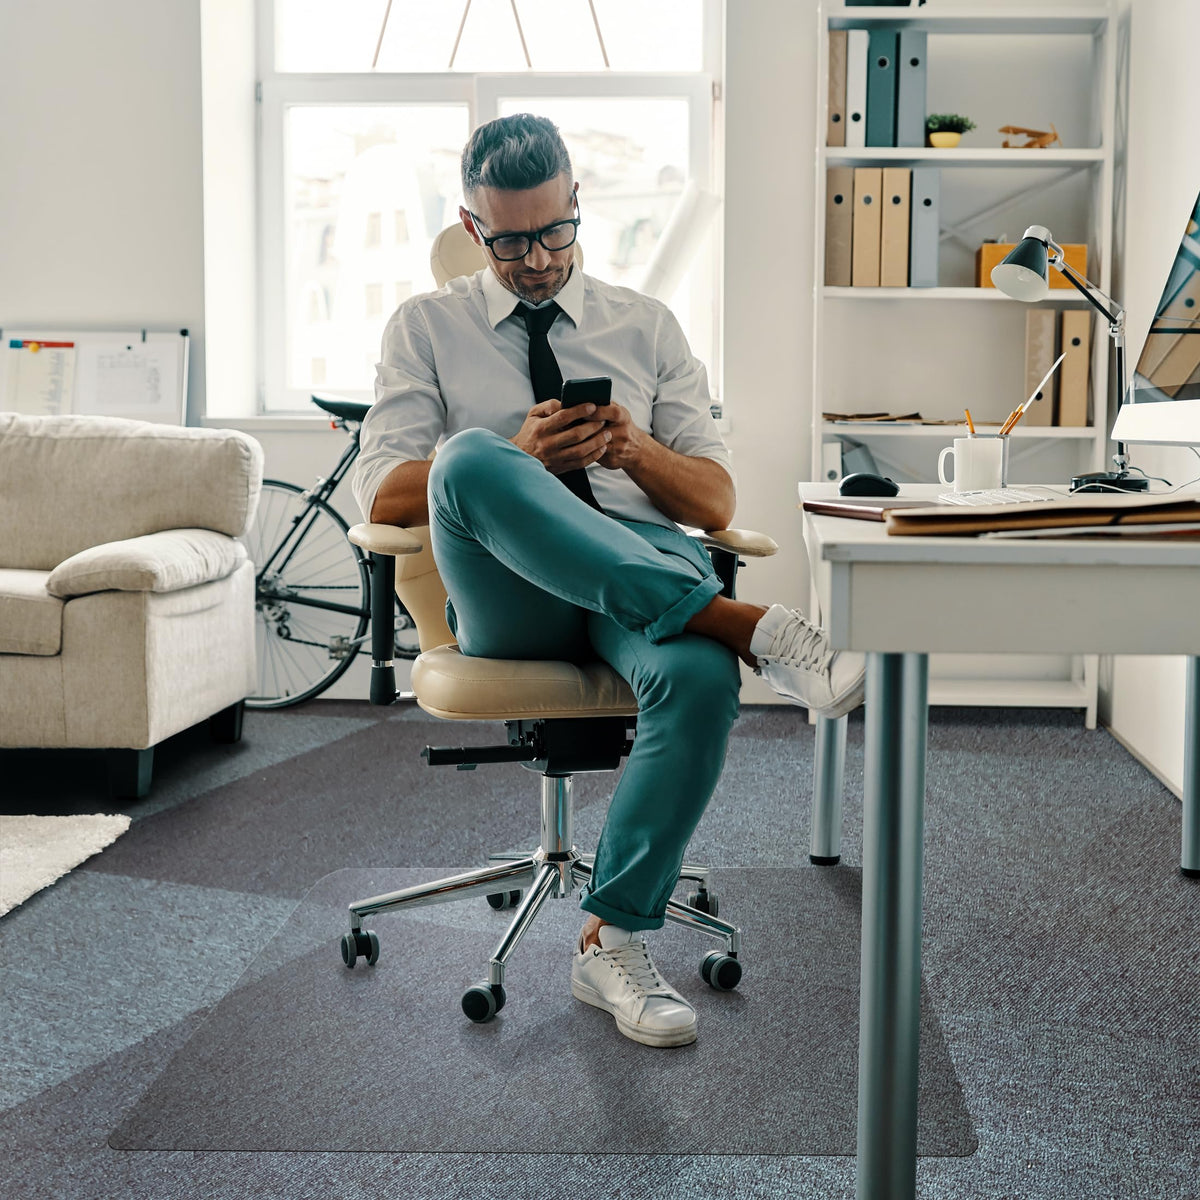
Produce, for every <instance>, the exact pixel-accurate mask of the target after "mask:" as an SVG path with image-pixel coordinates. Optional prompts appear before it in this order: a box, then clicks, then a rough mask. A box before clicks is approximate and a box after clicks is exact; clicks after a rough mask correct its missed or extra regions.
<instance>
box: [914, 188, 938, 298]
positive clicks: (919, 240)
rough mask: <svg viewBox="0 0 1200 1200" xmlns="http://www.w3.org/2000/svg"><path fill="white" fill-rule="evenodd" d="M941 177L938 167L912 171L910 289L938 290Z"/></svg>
mask: <svg viewBox="0 0 1200 1200" xmlns="http://www.w3.org/2000/svg"><path fill="white" fill-rule="evenodd" d="M940 193H941V175H940V172H939V171H938V168H937V167H913V169H912V199H911V201H910V204H911V208H912V221H911V224H910V226H909V245H908V286H909V287H937V284H938V246H939V243H940V240H941V226H940V224H939V223H938V208H939V196H940Z"/></svg>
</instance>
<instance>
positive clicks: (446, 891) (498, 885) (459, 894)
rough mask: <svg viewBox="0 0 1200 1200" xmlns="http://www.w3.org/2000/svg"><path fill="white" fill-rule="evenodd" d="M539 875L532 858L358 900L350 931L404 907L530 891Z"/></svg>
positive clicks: (352, 912)
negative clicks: (513, 890) (374, 916)
mask: <svg viewBox="0 0 1200 1200" xmlns="http://www.w3.org/2000/svg"><path fill="white" fill-rule="evenodd" d="M537 874H538V863H537V860H535V859H533V858H523V859H518V860H517V861H516V862H509V863H504V864H503V865H500V866H494V867H481V868H480V869H479V870H477V871H464V872H463V873H462V874H461V875H450V876H448V877H447V878H445V879H437V880H435V881H434V882H433V883H419V884H417V885H416V886H415V887H408V888H401V889H400V890H399V891H396V892H385V893H384V894H383V895H380V896H372V897H370V898H369V899H367V900H356V901H355V902H354V903H353V904H351V905H350V929H351V930H352V931H355V930H359V929H361V928H362V920H363V917H369V916H371V915H372V914H374V913H378V912H387V911H388V910H389V909H393V908H401V907H403V906H404V905H408V906H410V907H416V906H418V905H422V904H444V903H445V902H446V901H448V900H461V899H464V898H465V897H467V896H475V895H479V894H480V893H483V894H485V895H486V894H487V893H489V892H503V891H507V890H509V889H510V888H519V887H528V886H529V885H530V884H531V883H533V881H534V879H535V878H536V877H537Z"/></svg>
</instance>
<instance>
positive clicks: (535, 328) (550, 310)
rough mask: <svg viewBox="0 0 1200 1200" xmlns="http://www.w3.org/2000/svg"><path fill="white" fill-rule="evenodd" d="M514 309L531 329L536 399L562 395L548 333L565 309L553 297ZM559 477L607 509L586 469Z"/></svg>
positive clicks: (531, 371) (531, 373)
mask: <svg viewBox="0 0 1200 1200" xmlns="http://www.w3.org/2000/svg"><path fill="white" fill-rule="evenodd" d="M513 311H514V312H515V313H516V315H517V316H519V317H520V318H521V320H523V321H524V322H525V328H526V329H527V330H528V331H529V381H530V382H531V383H532V384H533V398H534V401H535V403H537V404H541V402H542V401H543V400H560V399H562V384H563V378H562V372H561V371H560V370H559V369H558V359H556V358H555V357H554V351H553V350H552V349H551V348H550V338H549V336H548V335H549V333H550V326H551V325H553V324H554V322H555V321H556V320H557V319H558V314H559V313H560V312H562V309H561V308H559V307H558V305H557V304H555V303H554V302H553V301H551V302H550V303H549V304H547V305H546V306H545V307H543V308H530V307H529V305H527V304H518V305H517V307H516V308H515V309H514V310H513ZM559 479H561V480H562V481H563V483H565V484H566V485H567V487H568V489H569V490H570V491H572V492H574V493H575V495H576V496H578V497H579V498H580V500H582V501H583V502H584V503H585V504H590V505H591V506H592V507H593V508H594V509H596V510H597V511H598V512H603V511H604V510H603V509H602V508H601V507H600V505H599V504H597V503H596V497H595V496H594V495H593V494H592V485H591V484H590V483H589V482H588V477H587V471H586V470H585V469H584V468H582V467H580V468H578V469H577V470H574V471H564V472H563V473H562V474H561V475H560V476H559Z"/></svg>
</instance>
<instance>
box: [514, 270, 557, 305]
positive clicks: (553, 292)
mask: <svg viewBox="0 0 1200 1200" xmlns="http://www.w3.org/2000/svg"><path fill="white" fill-rule="evenodd" d="M570 274H571V272H570V271H569V270H565V271H563V272H562V274H561V275H557V276H555V277H554V278H552V279H551V280H550V281H549V282H548V283H543V284H541V285H539V287H538V288H537V289H536V291H535V290H531V289H530V288H527V287H524V286H523V285H522V284H521V283H520V282H519V281H518V280H516V279H513V280H511V281H509V280H505V279H501V280H500V282H501V283H503V284H504V285H505V287H507V288H508V290H509V291H511V292H512V293H513V295H515V296H518V297H519V298H520V299H522V300H524V301H525V302H526V303H527V304H545V302H546V301H547V300H553V299H554V297H555V296H557V295H558V293H559V292H561V291H562V290H563V288H564V287H565V286H566V283H567V280H568V278H570ZM497 278H499V277H498V276H497Z"/></svg>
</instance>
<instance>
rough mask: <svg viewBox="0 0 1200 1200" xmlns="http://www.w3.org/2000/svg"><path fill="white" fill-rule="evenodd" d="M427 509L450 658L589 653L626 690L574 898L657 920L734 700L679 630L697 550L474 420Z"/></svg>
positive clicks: (732, 662) (731, 681) (578, 656)
mask: <svg viewBox="0 0 1200 1200" xmlns="http://www.w3.org/2000/svg"><path fill="white" fill-rule="evenodd" d="M429 514H430V526H431V531H432V542H433V553H434V558H435V559H436V560H437V564H438V570H439V572H440V574H441V577H442V581H443V582H444V583H445V585H446V592H447V595H448V596H449V601H448V603H447V609H446V611H447V618H448V621H449V624H450V628H451V629H452V630H453V632H454V635H455V637H456V638H457V639H458V644H459V647H460V649H461V650H462V652H463V653H464V654H468V655H472V656H475V657H481V658H529V659H566V660H568V661H575V662H583V661H588V660H595V659H596V658H597V657H599V658H601V659H603V660H604V661H605V662H607V663H608V664H609V665H610V666H611V667H612V668H613V669H614V670H615V671H617V673H618V674H620V675H621V676H622V678H624V679H626V680H627V681H628V682H629V685H630V687H631V688H632V689H633V692H634V695H635V696H636V697H637V702H638V721H637V736H636V737H635V738H634V743H633V750H632V751H631V753H630V755H629V761H628V762H627V763H626V765H625V770H624V772H623V773H622V775H621V778H620V781H619V782H618V784H617V787H616V789H615V791H614V793H613V797H612V801H611V803H610V805H609V809H608V816H607V819H606V821H605V824H604V831H603V833H602V834H601V837H600V844H599V845H598V846H597V848H596V864H595V868H594V871H593V875H592V879H591V882H590V883H589V884H588V885H587V887H586V888H585V889H584V894H583V899H582V901H581V907H582V908H584V909H585V910H586V911H587V912H590V913H594V914H596V915H597V916H599V917H600V918H602V919H603V920H605V921H610V922H612V923H613V924H615V925H620V926H622V927H623V928H625V929H657V928H659V927H660V926H661V925H662V924H663V921H664V914H665V912H666V906H667V900H668V899H669V898H670V895H671V892H672V890H673V889H674V887H675V883H676V879H677V876H678V874H679V867H680V865H681V864H682V862H683V855H684V850H685V849H686V847H687V843H688V841H689V840H690V838H691V836H692V833H693V832H694V830H695V828H696V825H697V823H698V822H699V820H700V817H701V815H702V814H703V812H704V809H705V807H706V805H707V804H708V801H709V799H710V797H711V796H712V794H713V791H714V790H715V788H716V785H717V780H718V779H719V778H720V774H721V769H722V767H723V765H724V762H725V747H726V743H727V742H728V739H729V731H730V729H731V728H732V726H733V722H734V719H735V718H736V716H737V712H738V684H739V679H740V674H739V670H738V659H737V656H736V655H735V654H734V653H733V651H731V650H729V649H727V648H726V647H725V646H722V645H720V644H719V643H718V642H715V641H712V640H711V639H710V638H705V637H700V636H698V635H696V634H690V633H685V632H684V626H685V625H686V624H687V622H688V621H689V620H690V619H691V617H693V616H694V615H695V614H696V613H698V612H699V611H700V610H701V609H702V608H704V607H705V606H706V605H707V604H708V603H709V601H710V600H711V599H712V598H713V597H714V596H715V595H717V594H718V593H719V592H720V590H721V584H720V581H719V580H718V579H717V577H716V574H715V572H714V571H713V568H712V564H711V562H710V561H709V558H708V555H707V553H705V551H704V549H703V547H701V546H699V545H697V543H696V542H695V540H694V539H692V538H689V537H688V536H687V535H686V534H684V533H682V532H681V531H680V530H678V529H676V528H666V527H664V526H659V525H653V524H646V523H644V522H639V521H620V520H614V519H613V518H611V517H608V516H605V515H604V514H603V513H600V512H597V511H596V510H595V509H593V508H591V507H589V506H588V505H587V504H585V503H584V502H583V501H582V500H580V499H578V498H577V497H576V496H574V495H572V494H571V493H570V492H569V491H568V490H567V489H566V488H565V487H564V486H563V485H562V484H561V483H560V482H559V480H558V479H557V478H556V477H555V476H553V475H551V474H550V473H549V472H548V471H547V470H546V469H545V468H544V467H543V466H542V465H541V463H539V462H538V461H537V460H536V459H535V458H533V457H531V456H530V455H528V454H526V453H525V452H524V451H523V450H519V449H518V448H517V447H516V446H514V445H513V444H512V443H511V442H509V441H507V440H506V439H505V438H502V437H500V436H499V435H498V434H495V433H492V432H490V431H488V430H484V429H469V430H464V431H463V432H461V433H458V434H455V435H454V436H453V437H451V438H449V439H448V440H447V441H446V443H445V444H444V445H443V446H442V448H441V449H440V450H439V451H438V455H437V458H436V459H434V463H433V469H432V471H431V473H430V477H429Z"/></svg>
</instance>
